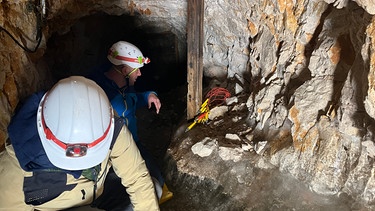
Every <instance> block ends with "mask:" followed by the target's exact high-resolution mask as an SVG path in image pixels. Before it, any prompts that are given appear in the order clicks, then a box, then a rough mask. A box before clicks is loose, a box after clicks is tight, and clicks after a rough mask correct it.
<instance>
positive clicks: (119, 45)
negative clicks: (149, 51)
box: [107, 41, 144, 68]
mask: <svg viewBox="0 0 375 211" xmlns="http://www.w3.org/2000/svg"><path fill="white" fill-rule="evenodd" d="M116 56H121V57H129V58H132V59H138V58H144V57H143V54H142V52H141V51H140V50H139V48H137V47H136V46H135V45H133V44H131V43H129V42H126V41H119V42H116V43H115V44H113V45H112V47H111V48H110V49H109V53H108V56H107V58H108V60H109V61H110V62H111V63H112V64H114V65H124V64H126V65H129V66H130V67H132V68H141V67H143V65H144V63H143V62H142V63H139V62H131V61H125V60H121V59H118V58H116Z"/></svg>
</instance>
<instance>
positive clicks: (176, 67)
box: [45, 13, 186, 92]
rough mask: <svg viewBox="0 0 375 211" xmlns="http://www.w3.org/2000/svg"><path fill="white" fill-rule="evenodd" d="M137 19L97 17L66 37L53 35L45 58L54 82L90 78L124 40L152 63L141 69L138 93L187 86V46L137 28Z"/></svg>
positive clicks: (152, 30) (80, 22) (80, 23)
mask: <svg viewBox="0 0 375 211" xmlns="http://www.w3.org/2000/svg"><path fill="white" fill-rule="evenodd" d="M136 18H137V17H135V16H127V15H122V16H111V15H107V14H104V13H101V14H94V15H90V16H86V17H83V18H81V19H79V20H78V21H77V22H76V23H75V24H74V25H73V26H71V27H70V31H68V32H66V33H63V34H62V33H59V32H55V33H54V34H52V36H51V37H50V38H49V39H48V42H47V51H46V54H45V57H46V58H47V59H46V60H47V62H48V66H49V69H50V71H51V73H52V75H53V76H54V78H55V79H57V80H58V79H61V78H64V77H67V76H70V75H88V74H90V71H92V70H93V69H95V67H97V66H100V65H103V64H104V63H106V62H108V59H107V58H106V57H107V53H108V49H109V48H110V47H111V45H112V44H114V43H115V42H117V41H120V40H124V41H128V42H130V43H133V44H134V45H135V46H137V47H138V48H139V49H140V50H141V51H142V53H143V55H144V56H146V57H148V58H150V60H151V62H150V63H149V64H147V65H145V66H144V67H142V69H141V71H142V76H141V77H140V78H139V79H137V83H136V84H135V86H136V88H137V90H139V91H142V90H155V91H157V92H167V91H169V90H171V89H174V88H176V87H180V86H182V85H185V84H186V52H185V51H184V49H186V44H185V43H183V42H181V41H179V40H178V39H179V38H178V37H177V36H176V35H175V34H174V33H173V32H171V31H162V32H160V31H157V29H155V28H153V27H149V28H137V27H136V26H135V23H134V22H135V21H137V20H136Z"/></svg>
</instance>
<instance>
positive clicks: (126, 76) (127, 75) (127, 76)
mask: <svg viewBox="0 0 375 211" xmlns="http://www.w3.org/2000/svg"><path fill="white" fill-rule="evenodd" d="M114 68H115V70H116V71H117V72H118V73H120V74H121V75H123V76H124V77H125V78H129V76H130V75H131V74H132V73H134V72H135V71H136V70H138V68H134V69H133V70H132V71H130V73H128V74H126V75H125V74H124V73H122V71H120V70H119V69H117V67H114Z"/></svg>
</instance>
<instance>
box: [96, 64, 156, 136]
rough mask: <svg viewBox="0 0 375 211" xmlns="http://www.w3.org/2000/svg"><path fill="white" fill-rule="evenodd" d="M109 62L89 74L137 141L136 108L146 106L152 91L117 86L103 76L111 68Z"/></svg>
mask: <svg viewBox="0 0 375 211" xmlns="http://www.w3.org/2000/svg"><path fill="white" fill-rule="evenodd" d="M111 65H112V64H110V63H105V64H103V65H102V66H99V67H98V68H97V69H95V70H93V74H92V75H91V76H89V78H91V79H92V80H94V81H95V82H96V83H97V84H98V85H99V86H100V87H102V89H103V90H104V91H105V93H106V94H107V96H108V99H109V101H110V102H111V104H112V107H113V109H114V110H115V111H116V112H117V114H118V115H119V116H120V117H121V118H123V119H124V120H125V124H126V126H127V127H128V128H129V130H130V132H131V133H132V135H133V138H134V140H135V141H137V142H138V140H139V139H138V131H137V117H136V111H137V109H138V108H141V107H144V106H147V103H148V96H149V95H150V94H151V93H154V94H156V93H155V92H152V91H146V92H136V91H135V89H134V87H121V88H119V87H118V86H117V85H116V83H114V82H113V81H112V80H110V79H108V78H107V77H105V76H104V72H105V71H107V70H109V69H110V68H111Z"/></svg>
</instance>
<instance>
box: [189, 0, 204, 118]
mask: <svg viewBox="0 0 375 211" xmlns="http://www.w3.org/2000/svg"><path fill="white" fill-rule="evenodd" d="M187 15H188V17H187V18H188V19H187V81H188V93H187V119H192V118H193V117H194V116H195V115H196V113H197V111H198V110H199V108H200V106H201V104H202V83H203V82H202V79H203V17H204V0H188V8H187Z"/></svg>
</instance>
